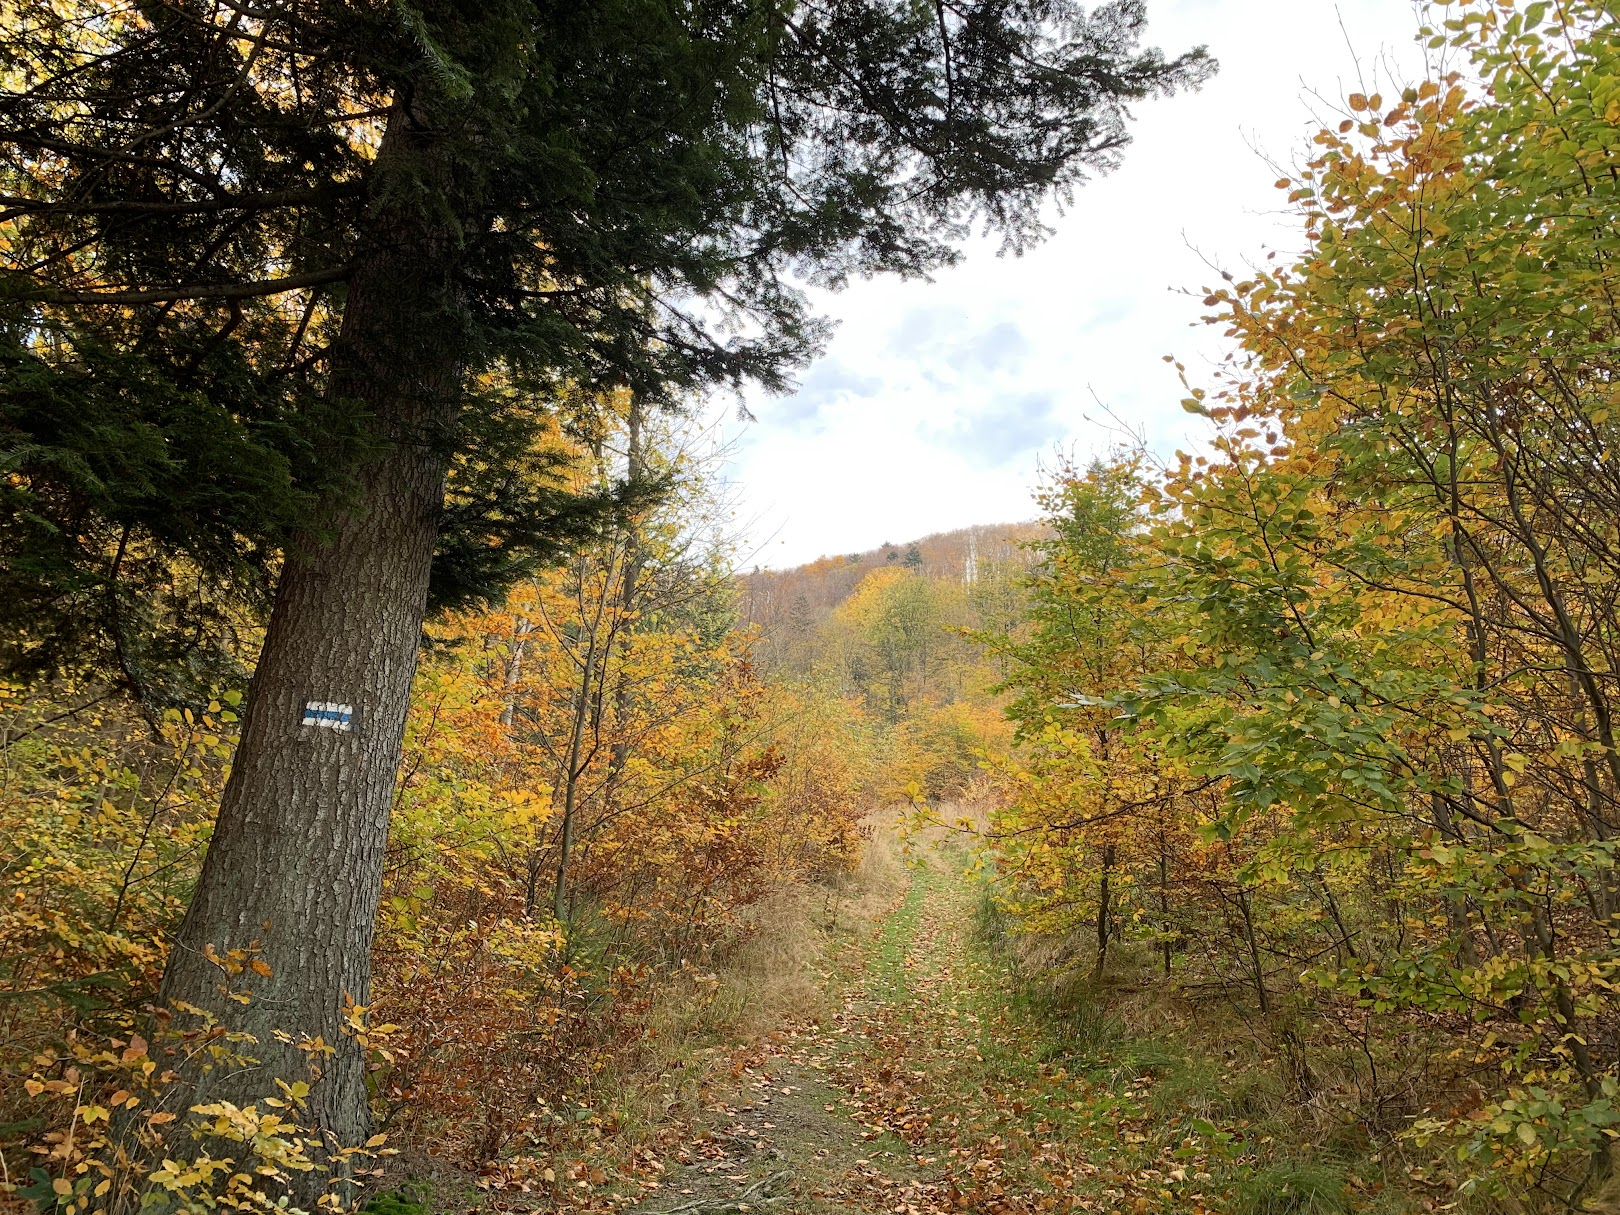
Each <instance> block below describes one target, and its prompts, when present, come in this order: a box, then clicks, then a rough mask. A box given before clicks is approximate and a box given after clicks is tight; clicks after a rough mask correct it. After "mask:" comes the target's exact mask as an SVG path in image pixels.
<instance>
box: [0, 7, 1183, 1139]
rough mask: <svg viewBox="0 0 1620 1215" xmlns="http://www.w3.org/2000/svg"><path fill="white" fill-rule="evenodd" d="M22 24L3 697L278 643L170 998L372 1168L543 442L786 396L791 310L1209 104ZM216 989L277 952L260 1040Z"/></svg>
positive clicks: (1007, 13) (1, 176) (2, 254)
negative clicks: (320, 1065)
mask: <svg viewBox="0 0 1620 1215" xmlns="http://www.w3.org/2000/svg"><path fill="white" fill-rule="evenodd" d="M5 14H6V15H5V18H4V24H3V28H0V71H3V79H4V81H5V85H4V89H5V91H4V92H3V93H0V223H3V224H4V226H5V240H4V242H0V358H3V359H4V366H5V374H4V376H3V378H0V444H3V449H4V451H5V457H4V459H5V466H6V472H7V476H6V477H5V478H4V483H3V487H0V495H3V496H0V542H3V543H4V545H5V556H6V561H5V564H4V567H3V571H0V621H3V624H4V628H5V638H4V654H5V657H6V658H7V660H8V661H9V662H11V663H12V664H13V665H23V666H32V667H35V668H39V669H51V668H55V667H60V666H62V665H65V664H78V665H80V666H81V667H86V666H88V667H93V668H99V669H101V670H103V671H105V672H107V673H108V674H109V675H110V676H111V677H112V678H114V679H116V680H117V681H118V682H121V683H123V684H125V685H127V686H128V687H129V688H130V689H132V690H134V691H136V692H137V693H139V694H141V695H145V696H148V697H158V698H161V697H165V696H168V697H177V696H183V695H184V694H185V690H186V688H187V687H188V686H189V683H191V682H195V681H196V680H198V679H201V678H203V677H204V676H207V675H209V674H210V673H211V672H212V671H213V669H214V665H215V664H213V663H212V660H211V657H210V656H211V655H216V654H218V653H220V652H222V651H223V649H224V648H225V647H221V646H219V645H217V644H214V643H215V642H217V641H218V639H219V637H220V636H221V633H222V630H227V629H229V628H232V627H235V626H236V625H238V624H239V623H240V622H242V621H243V620H244V619H247V620H251V619H252V611H253V609H254V608H255V607H257V606H258V604H259V603H260V602H261V601H262V602H268V603H270V604H272V607H271V610H270V613H269V619H268V625H267V627H266V629H265V633H264V641H263V646H262V649H261V651H260V654H259V658H258V662H257V666H256V669H255V672H254V675H253V680H252V685H251V689H250V692H249V695H248V702H247V713H246V718H245V728H244V732H243V735H242V741H241V744H240V746H239V749H238V752H237V755H236V759H235V763H234V765H233V768H232V772H231V777H230V782H229V785H228V787H227V789H226V791H225V794H224V798H223V802H222V805H221V808H220V814H219V819H218V824H217V827H216V830H215V832H214V836H213V841H212V844H211V847H210V851H209V854H208V857H207V862H206V864H205V866H204V869H203V872H202V876H201V879H200V881H199V884H198V888H197V891H196V894H195V897H194V899H193V901H192V904H191V907H190V911H189V914H188V915H187V917H186V920H185V923H184V925H183V927H182V928H181V930H180V932H179V935H178V937H177V939H176V941H175V942H174V948H173V952H172V954H171V961H170V964H169V969H168V973H167V976H166V979H165V982H164V995H165V996H167V997H169V998H171V999H175V1000H184V1001H187V1002H189V1003H191V1004H193V1005H196V1006H199V1007H202V1008H206V1009H213V1010H216V1011H218V1012H219V1013H221V1014H222V1015H223V1014H229V1015H230V1017H231V1019H232V1020H233V1022H234V1023H236V1024H237V1025H239V1026H241V1027H242V1028H243V1029H245V1030H247V1031H249V1032H251V1033H253V1034H255V1035H256V1036H257V1037H258V1039H259V1041H260V1048H259V1053H260V1054H261V1055H262V1056H263V1057H264V1062H265V1068H264V1071H266V1072H268V1073H274V1072H277V1071H286V1070H288V1069H290V1068H292V1067H294V1066H296V1065H297V1064H298V1062H299V1060H300V1059H301V1056H300V1055H299V1053H298V1052H297V1050H296V1048H295V1047H292V1046H288V1047H285V1048H284V1047H279V1046H277V1045H276V1042H277V1038H276V1037H275V1035H274V1034H273V1032H272V1031H274V1030H282V1031H285V1032H286V1034H287V1035H290V1036H291V1038H292V1039H294V1040H296V1039H298V1038H300V1037H303V1038H305V1039H312V1038H317V1037H318V1038H321V1039H323V1040H324V1041H325V1043H326V1044H328V1045H330V1046H333V1047H335V1051H336V1053H335V1054H334V1055H333V1056H332V1057H331V1058H330V1059H329V1060H328V1061H327V1063H326V1064H325V1068H324V1071H325V1075H324V1079H323V1081H322V1083H321V1084H320V1085H319V1086H317V1089H316V1092H315V1093H314V1094H313V1096H312V1098H311V1114H312V1116H313V1118H314V1119H315V1121H316V1122H317V1123H318V1125H319V1127H320V1129H321V1130H322V1131H324V1132H325V1133H327V1134H329V1135H330V1136H332V1137H333V1138H335V1139H336V1140H341V1141H354V1140H356V1139H358V1138H361V1137H363V1136H364V1134H365V1132H366V1130H367V1126H368V1114H367V1109H366V1100H365V1090H364V1083H363V1064H362V1060H361V1057H360V1052H359V1049H358V1048H357V1047H356V1046H355V1045H353V1043H352V1042H351V1041H349V1040H348V1039H347V1038H346V1037H345V1034H344V1032H343V1023H342V1009H343V1005H344V1003H345V1001H346V1000H350V1001H353V1002H355V1003H358V1004H362V1005H363V1004H364V1003H365V1002H366V999H367V993H368V987H369V960H368V955H369V950H370V944H371V934H372V921H373V916H374V912H375V910H376V903H377V897H378V884H379V876H380V871H381V864H382V856H383V846H384V842H385V839H386V831H387V821H388V813H389V804H390V797H391V791H392V781H393V777H394V772H395V768H396V765H397V761H398V757H399V750H400V738H401V731H402V727H403V722H404V717H405V710H406V700H407V694H408V691H409V687H410V683H411V677H412V672H413V669H414V664H415V655H416V650H417V644H418V638H419V636H420V630H421V625H422V621H423V618H424V613H425V612H426V611H427V610H428V608H429V605H430V601H432V600H434V599H435V598H438V599H441V600H442V599H448V598H453V597H457V596H468V595H477V594H480V593H484V592H487V591H489V590H491V589H493V588H494V587H496V586H498V585H499V584H500V583H501V582H502V581H503V579H506V578H509V577H510V576H511V575H512V574H513V573H514V572H516V571H518V570H520V569H521V568H522V566H523V562H524V561H525V560H528V559H531V558H532V556H533V555H534V554H535V553H536V552H537V551H543V550H544V548H545V547H546V545H548V544H552V543H555V542H556V539H557V537H558V535H559V534H560V533H561V532H562V531H565V530H566V528H565V527H564V524H565V523H566V521H567V520H568V519H569V518H570V517H571V514H570V511H571V508H570V504H569V503H568V501H567V500H566V499H565V498H563V497H562V496H561V495H560V494H559V493H558V492H557V491H555V490H549V489H548V488H547V486H548V484H549V482H548V481H547V480H546V478H545V477H544V476H543V475H541V474H542V473H543V471H544V470H543V469H534V468H532V467H530V465H531V464H532V461H531V459H530V458H529V457H528V456H527V455H526V453H527V452H528V451H529V450H531V448H530V445H529V443H528V438H529V434H530V431H531V429H532V427H533V425H534V424H535V422H536V420H537V419H538V418H539V417H540V416H542V415H543V413H544V411H545V410H546V409H548V408H549V407H550V406H549V404H548V403H549V402H551V401H553V400H555V399H556V398H557V396H558V394H559V392H560V390H561V389H562V388H563V387H564V386H565V385H568V384H578V385H585V386H589V387H603V386H619V387H623V388H626V389H628V390H630V391H632V392H634V393H636V394H637V395H638V396H639V397H641V398H643V399H645V400H646V401H647V402H649V403H651V404H656V403H659V402H665V403H667V402H671V401H673V400H674V399H675V398H676V396H677V395H678V394H680V393H683V392H688V391H691V390H694V389H701V388H703V387H705V386H716V385H732V386H736V385H740V384H742V383H744V382H747V381H754V382H757V383H760V384H763V385H765V386H767V387H770V388H778V387H781V386H783V385H784V383H785V382H786V379H787V376H788V375H789V374H790V372H791V369H792V368H793V366H795V365H796V364H798V363H800V362H802V361H803V360H804V359H805V358H806V357H807V356H808V355H809V354H810V353H811V352H812V351H813V350H814V348H815V346H816V343H817V341H818V339H819V337H820V335H821V327H820V325H819V324H818V323H817V322H816V320H815V319H814V318H813V317H812V316H811V315H810V313H809V312H808V311H807V308H806V303H805V300H804V298H803V296H802V295H801V293H800V292H799V290H797V288H796V287H795V285H794V283H795V281H810V282H817V283H822V284H830V285H837V284H840V283H842V282H844V281H845V280H846V279H848V278H849V277H850V276H852V275H864V274H870V273H874V272H880V271H891V272H899V273H902V274H912V275H917V274H925V273H927V272H929V271H931V270H933V269H935V268H938V267H940V266H942V265H945V264H946V263H948V262H950V261H951V260H953V258H954V257H955V256H956V252H955V250H956V246H957V245H958V244H959V243H960V240H961V238H963V237H964V236H966V235H968V233H969V232H970V230H972V229H973V228H975V227H978V226H982V227H984V228H986V229H989V230H991V231H993V232H996V233H999V234H1000V235H1001V236H1002V238H1003V239H1004V240H1005V242H1006V243H1007V245H1008V246H1009V247H1010V248H1013V249H1015V250H1016V249H1022V248H1024V247H1025V246H1027V245H1029V244H1030V243H1031V242H1033V241H1034V240H1036V239H1037V238H1038V237H1039V236H1040V235H1041V233H1042V226H1041V208H1042V205H1043V203H1044V202H1046V201H1047V200H1049V199H1051V198H1052V197H1054V196H1056V197H1058V198H1060V199H1061V198H1062V197H1064V196H1065V195H1066V194H1067V192H1068V191H1070V190H1071V189H1072V188H1073V187H1074V186H1076V185H1077V184H1079V183H1080V182H1081V181H1083V180H1084V178H1085V177H1086V175H1087V174H1088V173H1090V172H1094V171H1100V170H1106V169H1107V168H1109V167H1110V166H1112V165H1113V164H1114V163H1115V162H1116V160H1117V159H1118V157H1119V155H1120V152H1121V150H1122V148H1123V147H1124V146H1125V144H1126V142H1127V135H1126V125H1125V124H1126V119H1127V111H1126V106H1127V104H1128V103H1129V102H1131V101H1133V100H1136V99H1139V98H1143V97H1147V96H1149V95H1151V94H1155V93H1164V92H1169V91H1172V90H1173V89H1175V88H1177V87H1181V86H1188V85H1193V84H1196V83H1197V82H1199V81H1200V80H1201V79H1202V78H1203V76H1204V75H1205V74H1206V73H1207V71H1208V70H1209V68H1210V63H1209V61H1208V59H1207V58H1206V57H1205V56H1204V54H1203V53H1202V51H1193V52H1190V53H1187V54H1185V55H1182V56H1180V57H1178V58H1173V59H1167V58H1165V57H1164V56H1162V55H1160V54H1159V53H1157V52H1154V51H1146V50H1141V49H1139V41H1140V38H1141V36H1142V33H1143V30H1144V20H1145V18H1144V11H1143V4H1142V2H1141V0H1112V2H1110V3H1104V4H1101V5H1099V6H1098V7H1096V8H1094V9H1092V10H1091V11H1089V12H1087V11H1085V10H1083V9H1082V8H1080V7H1079V5H1077V4H1076V3H1074V2H1073V0H1018V2H1014V0H942V2H941V3H939V4H935V5H926V4H914V3H909V2H900V0H807V2H799V3H790V2H787V0H698V2H697V3H690V2H683V3H675V2H672V0H600V2H598V3H592V4H579V3H576V2H575V0H488V2H481V3H477V4H472V3H457V2H454V0H424V2H421V3H416V4H404V3H382V2H381V0H365V2H362V3H339V2H338V0H137V2H136V3H133V4H131V5H129V6H127V7H117V8H109V7H107V6H105V5H102V4H99V3H91V2H90V0H18V2H17V3H14V4H11V5H8V6H7V8H6V10H5ZM447 486H448V498H447ZM244 613H245V615H244ZM312 702H315V703H318V704H322V705H344V706H349V707H350V708H349V710H346V711H347V712H349V713H350V716H349V717H348V718H347V720H346V721H344V722H343V723H342V724H343V726H344V727H345V728H330V727H329V726H328V725H323V724H319V723H320V722H321V721H322V720H323V719H322V717H321V716H320V714H319V713H317V714H316V716H314V717H311V716H308V715H306V706H308V705H310V704H311V703H312ZM341 712H343V711H340V714H339V715H340V716H341ZM208 946H214V947H215V948H216V949H219V950H224V949H226V948H248V947H252V948H255V949H257V950H258V951H259V956H260V958H261V959H262V961H263V962H264V963H265V965H266V967H267V969H268V970H269V971H270V973H269V975H268V976H267V977H263V978H261V979H258V980H257V982H256V990H255V991H254V992H253V1001H252V1003H251V1004H249V1005H247V1006H245V1007H238V1006H237V1005H236V1004H235V1003H233V1002H231V1001H228V1000H226V999H225V997H224V996H222V995H221V994H220V992H219V990H218V977H219V976H218V974H217V972H216V969H215V967H214V965H213V964H212V963H211V962H210V961H209V960H208V957H207V952H208V951H207V949H206V947H208ZM198 1084H199V1087H200V1089H201V1090H202V1091H204V1092H206V1094H207V1095H209V1096H211V1097H223V1098H229V1099H248V1098H251V1097H252V1096H254V1095H256V1093H258V1092H260V1091H262V1090H263V1089H264V1088H266V1087H267V1086H268V1082H267V1081H266V1080H265V1079H263V1078H262V1077H261V1076H257V1075H254V1074H252V1073H251V1072H248V1073H235V1074H233V1075H230V1076H225V1075H223V1074H220V1075H215V1076H213V1077H210V1078H209V1079H207V1080H206V1081H198Z"/></svg>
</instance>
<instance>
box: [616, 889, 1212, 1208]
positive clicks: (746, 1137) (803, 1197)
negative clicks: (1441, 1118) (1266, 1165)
mask: <svg viewBox="0 0 1620 1215" xmlns="http://www.w3.org/2000/svg"><path fill="white" fill-rule="evenodd" d="M971 922H972V903H971V893H970V891H969V888H968V885H967V883H966V882H965V881H964V880H963V879H962V878H961V877H960V876H959V874H958V873H957V872H956V870H955V869H954V868H953V867H952V866H951V865H950V864H949V863H947V862H945V861H943V860H941V859H939V858H933V859H932V860H931V861H930V862H929V863H928V864H926V865H924V866H922V867H919V868H917V869H915V870H913V871H912V872H911V874H910V877H909V882H908V886H907V889H906V892H905V894H904V896H903V898H902V899H901V900H900V901H899V903H898V905H897V906H896V907H894V908H893V910H892V911H891V912H890V914H889V915H888V916H887V917H886V918H885V919H884V920H883V921H882V923H881V924H880V926H879V927H878V928H877V929H876V931H874V932H872V933H871V934H869V935H868V936H867V938H866V939H864V940H863V941H861V942H859V943H857V944H855V945H853V946H852V947H851V948H850V950H849V951H848V953H847V956H846V957H845V958H844V959H843V961H842V964H841V966H840V967H839V968H838V972H837V973H836V975H835V977H834V979H833V983H834V984H835V986H836V988H837V992H838V997H839V999H838V1004H839V1011H838V1013H837V1014H836V1015H835V1016H834V1017H833V1018H832V1020H831V1022H830V1023H823V1024H816V1023H814V1022H801V1023H795V1024H792V1025H790V1026H789V1027H788V1028H787V1029H786V1030H785V1031H784V1032H783V1033H782V1034H780V1035H778V1038H777V1040H776V1041H775V1042H773V1044H772V1045H771V1046H770V1047H769V1049H768V1051H767V1053H766V1054H765V1055H764V1056H763V1057H762V1058H761V1059H760V1061H759V1063H758V1065H757V1066H756V1067H754V1068H752V1069H749V1070H748V1071H746V1072H745V1074H744V1076H743V1077H742V1078H743V1080H744V1081H745V1083H746V1085H747V1087H746V1088H745V1090H744V1092H745V1093H746V1094H747V1096H746V1097H745V1098H741V1099H739V1100H738V1101H737V1103H736V1104H735V1106H732V1107H725V1108H722V1109H719V1110H717V1111H716V1118H715V1120H714V1121H713V1122H712V1123H711V1124H710V1127H709V1129H708V1130H707V1131H706V1132H705V1133H703V1134H702V1135H701V1136H700V1137H699V1138H697V1139H696V1140H695V1141H693V1142H692V1143H690V1144H688V1145H687V1146H686V1148H685V1149H684V1150H683V1152H682V1154H681V1156H680V1157H677V1158H676V1159H673V1160H670V1161H668V1162H667V1166H668V1168H669V1171H668V1172H667V1173H666V1174H665V1177H664V1180H663V1182H662V1184H661V1185H660V1186H659V1188H658V1190H657V1192H656V1193H655V1194H653V1195H650V1196H649V1197H648V1198H647V1199H645V1200H644V1201H643V1203H642V1204H641V1205H640V1206H638V1207H636V1208H635V1210H636V1211H637V1212H640V1213H644V1215H654V1213H660V1215H676V1213H679V1215H720V1213H729V1212H744V1213H748V1212H772V1213H776V1215H829V1213H831V1212H850V1211H856V1212H871V1213H873V1215H876V1213H878V1212H887V1213H894V1215H922V1213H941V1215H944V1213H950V1215H962V1213H964V1212H970V1211H978V1212H987V1213H990V1215H1018V1213H1021V1212H1026V1211H1027V1212H1032V1213H1034V1212H1048V1211H1060V1210H1120V1211H1126V1212H1135V1213H1142V1212H1147V1211H1150V1210H1157V1211H1169V1210H1174V1211H1178V1212H1190V1213H1194V1215H1196V1213H1197V1212H1199V1211H1201V1210H1203V1209H1204V1208H1203V1201H1202V1199H1203V1195H1202V1194H1201V1193H1199V1192H1197V1183H1198V1181H1199V1180H1201V1179H1203V1178H1207V1177H1208V1174H1202V1175H1201V1176H1199V1175H1195V1174H1194V1173H1193V1172H1192V1171H1190V1170H1189V1168H1188V1167H1186V1166H1184V1165H1182V1164H1181V1163H1180V1162H1179V1161H1178V1160H1177V1159H1175V1158H1174V1156H1173V1155H1172V1153H1171V1152H1170V1149H1169V1148H1168V1147H1163V1148H1161V1146H1160V1145H1158V1144H1150V1143H1149V1142H1148V1140H1149V1136H1148V1135H1147V1134H1145V1133H1143V1130H1142V1129H1141V1128H1142V1127H1143V1126H1144V1125H1145V1123H1146V1121H1147V1118H1148V1113H1147V1111H1146V1109H1145V1107H1144V1098H1145V1095H1146V1084H1147V1081H1146V1078H1145V1077H1144V1076H1142V1075H1139V1074H1138V1072H1139V1069H1135V1068H1133V1067H1130V1066H1126V1067H1124V1068H1122V1069H1119V1071H1118V1073H1117V1074H1111V1075H1109V1076H1108V1077H1106V1078H1105V1080H1104V1082H1103V1083H1101V1084H1099V1083H1098V1082H1097V1079H1096V1077H1094V1076H1093V1077H1080V1076H1071V1075H1070V1074H1069V1072H1068V1071H1067V1070H1066V1069H1065V1068H1064V1066H1063V1065H1062V1060H1061V1058H1060V1057H1058V1056H1059V1054H1060V1052H1055V1051H1054V1050H1053V1048H1052V1043H1051V1041H1050V1039H1049V1038H1047V1037H1043V1031H1042V1029H1041V1027H1039V1026H1038V1025H1036V1024H1035V1023H1034V1022H1033V1021H1032V1020H1031V1019H1030V1018H1028V1017H1026V1016H1022V1015H1020V1013H1019V1010H1018V1008H1017V1007H1016V1005H1015V1003H1014V1002H1013V1001H1012V1000H1011V999H1010V998H1009V996H1010V984H1009V982H1008V978H1007V976H1006V975H1005V973H1003V972H1001V971H1000V970H999V968H998V967H997V966H996V965H995V963H994V962H993V960H992V959H990V957H989V956H988V955H987V953H986V952H985V951H984V950H982V949H981V948H979V947H977V946H976V945H975V944H974V943H973V942H972V940H971Z"/></svg>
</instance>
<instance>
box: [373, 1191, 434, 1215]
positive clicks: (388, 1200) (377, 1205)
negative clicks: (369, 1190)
mask: <svg viewBox="0 0 1620 1215" xmlns="http://www.w3.org/2000/svg"><path fill="white" fill-rule="evenodd" d="M360 1210H361V1215H433V1213H432V1208H431V1207H429V1206H428V1205H427V1203H425V1202H423V1201H421V1199H419V1198H418V1197H417V1195H415V1194H413V1193H411V1192H410V1191H409V1190H388V1191H386V1192H384V1193H381V1194H374V1195H372V1197H371V1199H370V1200H369V1201H368V1202H367V1203H366V1205H365V1206H363V1207H361V1208H360Z"/></svg>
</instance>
